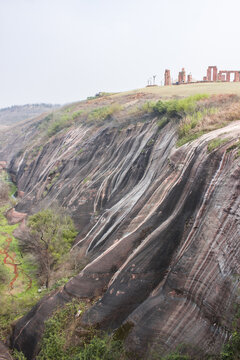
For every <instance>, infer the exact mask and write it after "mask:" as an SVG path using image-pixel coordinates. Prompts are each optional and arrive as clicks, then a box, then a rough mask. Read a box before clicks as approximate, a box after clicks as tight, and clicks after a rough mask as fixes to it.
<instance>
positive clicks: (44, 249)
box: [20, 209, 77, 287]
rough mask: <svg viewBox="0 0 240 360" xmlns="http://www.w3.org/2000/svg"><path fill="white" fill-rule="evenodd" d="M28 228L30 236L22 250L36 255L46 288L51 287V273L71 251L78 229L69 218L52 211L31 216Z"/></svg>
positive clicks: (25, 239)
mask: <svg viewBox="0 0 240 360" xmlns="http://www.w3.org/2000/svg"><path fill="white" fill-rule="evenodd" d="M28 228H29V233H28V236H27V237H25V238H24V240H21V243H20V246H21V249H22V251H24V252H27V253H31V254H32V255H34V257H35V258H36V260H37V263H38V266H39V270H40V272H41V275H42V277H43V278H44V281H45V284H46V287H49V281H50V277H51V272H52V271H53V270H54V269H55V268H56V266H57V265H58V264H59V263H60V262H61V260H62V258H63V257H64V255H65V254H67V252H68V251H69V250H70V248H71V245H72V243H73V240H74V239H75V237H76V235H77V232H76V229H75V227H74V224H73V222H72V220H71V218H70V217H69V216H67V215H65V214H63V213H62V212H60V211H56V210H50V209H47V210H42V211H40V212H38V213H37V214H35V215H32V216H30V217H29V219H28Z"/></svg>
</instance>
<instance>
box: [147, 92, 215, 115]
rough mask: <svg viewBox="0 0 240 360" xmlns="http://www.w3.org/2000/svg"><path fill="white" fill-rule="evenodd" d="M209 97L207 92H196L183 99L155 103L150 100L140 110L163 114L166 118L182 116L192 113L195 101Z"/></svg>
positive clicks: (194, 108)
mask: <svg viewBox="0 0 240 360" xmlns="http://www.w3.org/2000/svg"><path fill="white" fill-rule="evenodd" d="M207 98H209V95H207V94H197V95H193V96H189V97H187V98H184V99H179V100H177V99H174V100H168V101H162V100H159V101H157V102H156V103H155V102H153V101H151V102H147V103H145V104H144V105H143V107H142V110H143V111H145V112H148V113H154V114H156V115H158V116H163V115H165V116H166V117H167V118H178V119H180V118H183V117H184V116H186V115H189V114H194V113H195V112H196V109H197V102H198V101H200V100H204V99H207Z"/></svg>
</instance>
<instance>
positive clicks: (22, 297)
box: [0, 203, 46, 340]
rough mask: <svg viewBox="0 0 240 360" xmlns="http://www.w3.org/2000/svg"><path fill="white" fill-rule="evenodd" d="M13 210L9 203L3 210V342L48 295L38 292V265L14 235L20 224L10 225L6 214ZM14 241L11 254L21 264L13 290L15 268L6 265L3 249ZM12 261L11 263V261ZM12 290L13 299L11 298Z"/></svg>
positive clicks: (0, 325)
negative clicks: (21, 318)
mask: <svg viewBox="0 0 240 360" xmlns="http://www.w3.org/2000/svg"><path fill="white" fill-rule="evenodd" d="M7 209H9V203H6V204H5V205H4V206H2V207H1V208H0V227H1V232H0V252H1V254H0V268H1V270H0V271H1V280H4V282H2V281H1V286H0V339H1V340H5V339H6V337H7V336H8V335H9V334H10V331H11V323H12V322H13V321H15V320H16V319H18V318H19V317H21V316H23V315H24V314H25V313H26V312H28V311H29V310H30V309H31V308H32V307H33V306H34V305H35V304H36V302H37V301H38V300H40V298H41V296H43V295H44V294H45V293H46V292H44V291H43V292H42V293H41V294H39V293H38V284H37V281H36V278H35V277H34V276H33V274H34V273H35V266H34V265H32V263H30V262H29V261H28V259H27V257H25V256H23V254H22V253H21V251H20V249H19V246H18V241H17V240H16V238H15V237H14V236H13V231H14V230H16V228H17V227H18V225H9V224H8V222H7V220H6V218H5V216H4V214H5V212H6V210H7ZM8 238H11V243H10V244H9V249H8V251H7V252H8V254H9V255H10V256H11V257H13V258H14V259H15V261H14V262H15V263H17V264H19V265H18V278H17V279H16V281H15V282H14V286H13V289H12V290H11V289H9V282H10V281H12V280H13V278H14V273H13V269H12V268H11V267H9V266H5V265H4V264H3V259H4V257H5V255H4V253H3V252H2V251H3V250H6V248H7V246H8V245H7V242H6V239H8ZM8 262H11V261H10V259H8ZM9 290H11V294H12V296H10V295H9Z"/></svg>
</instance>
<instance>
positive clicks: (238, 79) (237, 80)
mask: <svg viewBox="0 0 240 360" xmlns="http://www.w3.org/2000/svg"><path fill="white" fill-rule="evenodd" d="M234 81H235V82H239V81H240V76H239V71H235V74H234Z"/></svg>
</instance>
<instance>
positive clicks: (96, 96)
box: [87, 91, 116, 100]
mask: <svg viewBox="0 0 240 360" xmlns="http://www.w3.org/2000/svg"><path fill="white" fill-rule="evenodd" d="M114 94H116V93H112V92H104V91H100V92H99V93H97V94H96V95H94V96H88V97H87V100H95V99H99V98H100V97H103V96H110V95H114Z"/></svg>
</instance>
